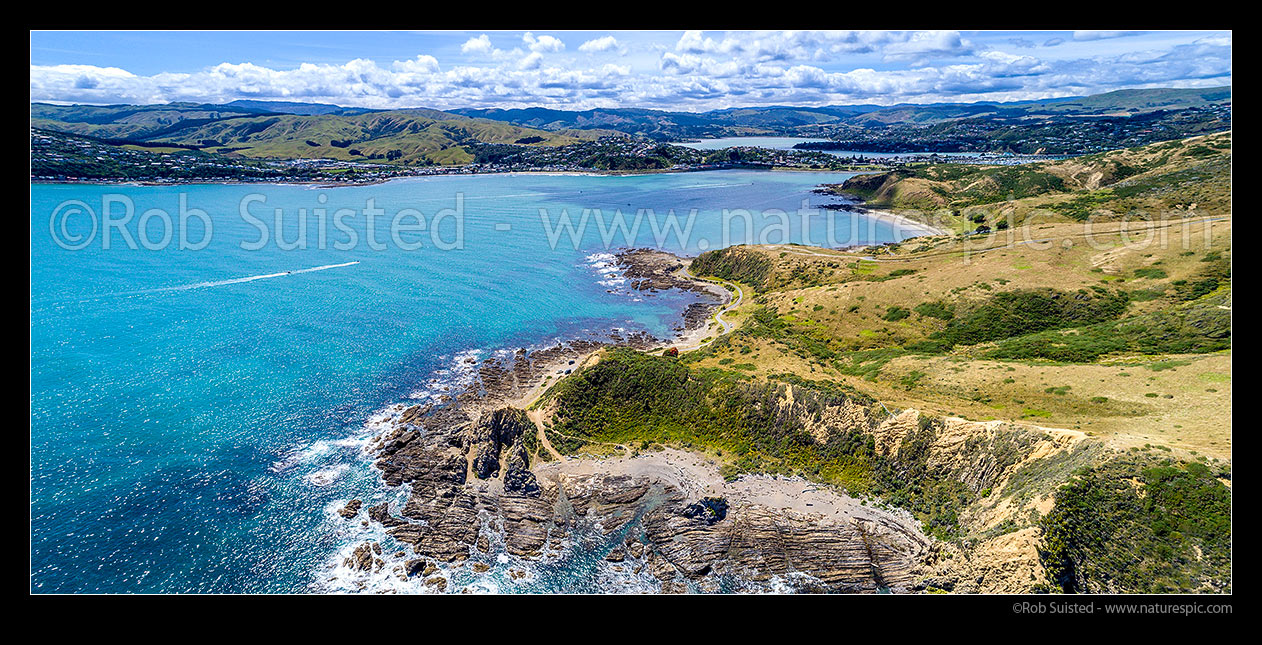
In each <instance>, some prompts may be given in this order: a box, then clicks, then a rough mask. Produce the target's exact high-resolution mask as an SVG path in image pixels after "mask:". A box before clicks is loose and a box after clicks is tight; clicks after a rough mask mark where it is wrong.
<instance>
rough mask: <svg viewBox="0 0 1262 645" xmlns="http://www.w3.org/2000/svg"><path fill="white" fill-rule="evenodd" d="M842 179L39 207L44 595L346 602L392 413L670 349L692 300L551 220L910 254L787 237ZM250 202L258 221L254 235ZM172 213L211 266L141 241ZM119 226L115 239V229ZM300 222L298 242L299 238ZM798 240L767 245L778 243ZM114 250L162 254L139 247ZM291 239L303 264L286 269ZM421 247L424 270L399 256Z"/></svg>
mask: <svg viewBox="0 0 1262 645" xmlns="http://www.w3.org/2000/svg"><path fill="white" fill-rule="evenodd" d="M847 176H849V175H846V174H838V173H827V174H823V173H794V172H757V171H723V172H713V173H688V174H664V175H649V176H628V177H598V176H580V175H485V176H452V177H434V178H413V179H404V180H397V181H391V182H388V183H384V184H379V185H372V186H357V187H338V188H321V187H315V186H259V185H253V186H251V185H196V186H161V187H141V186H88V185H34V186H32V187H31V200H32V202H31V203H32V205H31V276H30V279H31V287H30V288H31V294H30V297H31V305H30V306H31V356H30V360H31V392H30V396H31V399H30V403H31V455H30V458H31V482H30V483H31V586H32V589H33V590H34V591H35V592H296V591H297V592H301V591H326V590H338V589H341V588H343V587H341V586H339V585H340V584H341V583H340V582H339V581H338V580H337V579H336V577H337V575H336V571H335V569H336V566H334V565H335V564H336V562H337V561H339V559H340V555H339V554H340V553H343V552H345V550H346V549H347V548H348V547H349V546H353V545H354V544H355V543H357V541H359V540H362V535H357V534H355V533H354V531H352V530H350V529H348V528H347V527H346V524H347V523H346V522H345V521H343V520H341V519H340V518H338V517H336V516H335V515H334V510H335V509H336V508H338V507H340V505H341V504H342V503H344V502H345V500H347V499H349V498H350V497H351V496H357V497H361V498H365V499H369V500H371V499H392V498H391V497H390V496H391V495H398V494H399V493H397V492H391V491H387V490H384V489H383V488H382V487H381V485H380V484H379V482H378V478H377V476H376V474H375V472H374V471H373V469H372V468H371V467H370V465H369V464H368V463H367V461H365V459H364V457H363V454H362V450H361V449H362V446H363V440H364V437H365V436H367V435H368V434H370V433H371V431H372V424H373V422H374V419H379V418H380V416H381V415H382V413H383V411H384V410H387V409H389V408H390V406H394V405H398V404H408V403H412V402H416V401H418V400H425V399H426V398H427V397H431V396H434V395H435V394H438V393H441V392H443V391H444V388H455V387H459V384H460V382H461V379H462V378H463V377H464V376H465V374H464V371H463V370H466V369H467V365H468V363H467V362H466V359H468V358H474V359H484V358H487V357H490V356H493V355H494V354H495V353H496V352H502V351H512V350H514V349H515V348H517V347H542V346H545V345H547V344H550V343H552V342H554V341H556V340H561V339H569V338H576V337H582V336H585V335H590V334H599V333H600V332H603V331H605V330H608V329H611V328H623V329H628V330H646V331H648V332H650V333H653V334H655V335H657V336H659V337H665V336H667V335H668V334H669V333H670V329H671V328H672V327H673V326H674V325H676V324H678V323H679V321H680V313H681V312H682V310H683V308H684V307H686V306H687V304H689V303H690V302H692V301H693V297H694V296H691V295H687V294H677V293H663V294H658V295H647V294H640V293H633V292H630V291H628V290H627V289H626V287H625V282H623V281H621V279H620V277H619V276H618V274H617V272H616V271H613V270H612V267H611V266H610V263H609V262H608V260H609V257H608V256H607V255H604V253H605V251H606V250H607V249H606V245H605V244H604V242H603V240H602V235H601V230H600V228H599V227H598V226H596V225H595V224H594V223H589V226H588V228H587V230H586V231H585V232H584V234H583V235H582V236H581V237H580V238H579V241H578V243H577V248H575V245H574V244H572V243H570V238H569V237H568V236H566V237H564V238H563V240H562V243H561V244H559V245H558V246H557V248H555V249H554V248H551V247H550V245H549V243H548V237H549V236H548V229H547V228H546V227H545V226H544V224H543V223H542V221H541V216H540V209H541V208H542V209H547V210H548V212H549V216H550V217H552V218H556V217H557V216H559V214H560V210H561V209H563V208H564V209H567V211H568V212H569V214H570V216H571V218H572V221H573V222H574V223H576V224H577V222H578V221H579V219H580V215H581V211H582V209H584V208H600V209H602V212H603V213H605V214H606V216H608V215H609V214H610V213H611V212H612V211H613V210H614V209H622V210H623V211H624V214H625V215H626V216H627V221H628V224H629V223H630V222H631V218H632V216H633V213H634V212H635V211H636V210H638V209H650V208H651V209H654V212H655V213H656V214H657V215H658V216H659V218H660V217H661V216H664V214H665V213H666V212H667V211H668V210H670V209H675V211H676V212H677V213H683V214H686V212H687V211H689V210H690V209H694V208H695V209H700V210H699V213H698V214H697V216H696V218H695V219H694V222H693V227H694V228H693V229H692V231H691V235H690V236H689V238H688V239H687V240H686V241H683V242H681V240H680V239H679V237H678V236H667V237H666V238H665V239H664V240H663V241H662V242H663V243H662V244H660V246H662V247H664V248H666V249H667V250H671V251H680V252H685V253H688V254H695V253H696V252H698V250H700V249H702V248H711V247H716V246H721V245H722V244H723V243H724V242H727V243H736V242H743V241H750V240H746V239H742V237H741V236H743V235H744V233H745V230H744V229H743V228H740V227H737V229H738V230H736V231H735V232H734V233H730V234H729V236H728V239H726V240H725V239H724V237H723V235H722V234H721V230H720V229H721V220H722V215H721V210H722V209H724V208H728V209H746V210H749V211H754V212H761V211H764V210H766V209H777V208H778V209H783V210H785V211H787V212H788V213H789V214H791V215H792V216H791V217H787V218H783V217H780V216H778V215H775V214H772V215H771V216H768V217H761V218H755V219H757V221H756V222H755V230H756V232H761V231H764V230H765V229H766V228H767V227H766V226H765V225H766V224H768V222H771V223H781V222H785V221H787V224H785V226H786V227H787V230H788V231H789V236H790V238H791V240H792V241H803V239H802V232H803V230H804V227H807V228H808V229H809V230H810V231H812V232H813V237H812V239H810V240H808V241H809V242H811V243H814V244H823V245H836V244H830V243H829V241H828V240H825V239H824V230H825V228H824V224H825V223H826V222H827V221H833V222H834V224H835V225H836V226H835V227H834V228H835V230H836V231H838V232H837V233H836V234H837V235H838V236H839V238H838V239H837V240H836V241H837V242H841V243H859V242H881V241H890V240H892V239H894V238H895V237H896V236H897V235H898V234H899V233H898V232H897V231H895V230H894V229H892V228H891V227H890V226H889V225H887V224H878V225H876V226H875V227H868V226H866V225H865V226H863V227H860V228H859V230H858V233H857V237H854V236H850V235H849V234H850V232H851V231H850V230H849V227H848V224H849V223H850V222H851V221H852V220H851V219H850V218H852V217H856V216H854V215H851V214H849V213H845V212H830V211H821V212H818V213H815V214H814V215H811V216H809V217H808V218H807V219H805V220H804V219H802V218H801V217H799V215H797V214H796V211H797V210H798V209H799V208H800V206H801V203H802V200H804V199H809V200H811V201H810V203H811V204H817V203H822V201H821V200H822V199H823V198H821V197H820V196H818V195H813V194H811V192H810V191H811V189H812V188H813V187H815V186H816V185H818V184H820V183H824V182H838V181H841V180H843V179H844V178H846V177H847ZM109 194H118V195H123V196H125V198H126V199H128V200H130V201H131V203H132V205H133V207H134V217H133V218H132V220H131V221H130V222H128V223H125V224H122V225H120V226H118V227H114V228H111V229H109V231H110V233H111V236H110V242H111V244H110V248H108V249H107V248H103V236H104V231H105V230H106V229H105V228H103V226H102V224H101V220H102V213H103V211H104V207H103V204H102V199H103V196H105V195H109ZM181 195H183V197H181ZM250 195H255V196H256V198H255V200H256V201H255V202H254V203H253V204H251V205H249V206H248V207H247V208H248V209H249V212H250V213H251V214H252V216H253V217H254V218H256V219H255V220H254V221H253V222H252V221H250V220H248V219H247V218H245V217H243V216H242V215H241V213H240V208H241V203H242V200H243V199H244V198H246V197H247V196H250ZM259 197H261V198H262V199H263V200H264V201H258V199H259ZM181 199H183V200H184V203H185V204H186V206H187V207H188V208H193V209H199V210H201V211H204V212H205V213H206V217H207V218H208V219H209V220H210V221H211V223H212V226H211V229H212V231H211V232H212V236H211V237H210V242H209V244H208V245H207V246H206V247H205V248H201V249H180V248H178V247H177V245H176V244H175V243H174V242H173V243H172V244H170V245H168V246H166V247H165V248H162V245H161V244H160V242H161V239H162V236H163V232H164V230H166V229H165V227H164V225H163V224H162V220H161V219H160V218H159V217H152V218H150V219H148V220H147V221H146V222H145V225H144V226H143V227H141V226H140V224H139V220H140V219H141V217H142V215H143V214H144V213H145V212H146V211H149V210H150V209H161V210H163V211H165V212H168V213H171V214H172V216H173V217H175V216H177V215H178V212H179V208H180V203H181ZM369 199H371V200H373V204H374V205H375V206H377V207H379V208H381V209H383V210H384V211H385V213H386V217H385V219H382V220H381V221H379V222H377V224H376V226H377V229H376V230H375V232H374V235H375V236H376V237H375V238H374V239H378V240H386V242H385V243H384V244H381V245H380V246H381V248H371V247H370V246H369V245H368V242H367V238H368V237H369V231H368V224H367V222H368V220H367V217H366V216H365V215H364V214H363V213H362V209H364V208H365V205H366V203H367V200H369ZM461 201H462V202H463V211H462V212H463V215H462V217H463V227H458V226H457V222H458V220H459V219H460V217H457V216H452V215H449V216H447V217H446V218H444V219H440V220H438V221H437V222H436V221H435V220H434V219H433V218H434V216H435V214H437V213H438V212H439V211H440V210H442V209H452V210H453V211H455V210H457V209H458V206H459V205H460V203H461ZM76 202H81V203H82V205H85V206H87V207H89V208H92V209H93V210H94V211H95V212H96V215H97V217H96V223H97V231H96V234H95V236H94V237H91V238H88V237H86V236H87V235H88V234H90V233H92V220H91V219H90V218H88V217H87V216H86V215H84V214H83V213H79V215H78V216H68V217H66V218H64V219H61V218H56V219H55V218H54V217H53V214H54V212H61V213H64V212H65V209H64V208H63V209H62V211H58V208H59V206H60V205H63V204H67V203H71V204H73V203H76ZM110 208H111V209H113V210H112V211H111V212H113V213H115V215H116V216H118V217H121V214H122V213H123V206H121V205H119V204H117V203H116V204H114V205H113V206H111V207H110ZM338 208H348V209H352V210H354V211H357V213H356V214H355V215H354V216H350V217H346V218H345V219H344V220H342V222H341V224H342V225H343V226H344V227H345V229H339V228H336V227H334V226H333V225H332V224H328V225H327V226H326V228H327V231H326V235H327V238H326V243H325V244H323V245H322V244H320V243H319V226H318V223H319V220H320V215H319V212H318V211H320V210H321V209H323V210H324V211H325V212H326V213H333V212H334V211H335V210H336V209H338ZM404 208H412V209H416V210H417V211H420V212H421V213H422V214H423V216H424V217H425V218H426V219H427V222H428V223H429V224H431V225H435V226H431V228H429V230H427V231H416V230H411V231H401V232H398V240H397V241H395V240H391V239H390V229H389V222H388V218H389V217H391V216H393V215H394V214H395V213H397V212H398V211H400V210H401V209H404ZM273 209H280V211H281V212H280V214H279V216H277V215H275V213H274V212H273ZM300 209H305V211H304V210H300ZM277 217H278V218H279V219H277ZM304 219H305V221H307V223H308V228H307V231H306V235H305V237H304V236H301V235H299V233H298V222H299V221H300V220H304ZM326 221H327V220H326ZM254 222H259V223H260V224H262V223H266V225H265V226H263V227H262V228H266V229H268V232H269V239H268V240H267V243H265V244H262V245H261V246H262V248H258V249H253V248H249V249H246V248H242V245H243V244H245V245H252V243H256V242H258V241H259V240H260V237H261V232H260V226H259V225H256V224H255V223H254ZM277 222H279V226H277ZM141 228H143V229H144V230H143V231H142V230H141ZM177 228H178V225H177ZM345 230H350V231H354V232H355V234H356V236H357V237H358V238H359V239H358V241H357V243H356V244H354V245H351V246H352V248H349V249H339V248H334V247H333V242H335V241H343V242H347V241H348V240H349V235H347V234H345ZM458 230H463V237H462V238H459V240H460V241H462V246H463V248H454V249H450V248H449V249H444V248H439V243H442V245H444V246H451V245H452V244H454V243H455V242H457V241H458V236H457V231H458ZM783 230H784V229H779V228H777V229H775V230H774V231H773V232H772V233H770V234H769V237H768V238H767V239H765V240H763V241H770V242H780V241H786V240H783V239H780V238H781V233H782V231H783ZM187 231H188V238H189V240H190V242H193V243H196V242H199V241H200V240H201V239H202V238H203V234H204V233H205V232H206V231H205V230H204V225H203V224H202V223H201V220H196V219H194V220H190V224H189V225H188V226H187ZM124 232H126V233H129V234H131V235H132V236H133V238H134V239H138V238H139V236H140V234H141V233H147V234H148V239H149V240H150V241H156V242H159V243H157V244H153V245H152V246H154V247H155V248H153V249H150V248H143V247H139V246H138V248H129V245H128V244H127V243H126V240H125V238H124V237H123V233H124ZM277 232H279V234H280V237H281V240H282V241H281V242H279V243H278V241H277V239H276V235H277ZM435 232H436V234H437V235H436V237H435ZM75 235H78V236H81V237H79V238H78V239H79V240H80V241H82V240H84V239H90V240H91V242H90V243H88V244H86V245H85V247H84V248H82V249H68V248H63V246H59V245H58V244H57V243H56V239H62V240H63V241H64V240H66V239H70V237H73V236H75ZM174 235H175V236H176V238H177V239H178V231H176V232H175V233H174ZM300 237H303V238H304V239H307V240H308V244H307V248H305V249H304V248H286V247H288V246H289V245H288V244H286V242H292V241H294V240H296V239H299V238H300ZM753 241H758V240H756V239H755V240H753ZM400 242H401V243H402V244H400ZM416 242H421V243H422V245H423V247H422V248H420V249H419V250H415V249H405V248H401V246H402V245H403V244H414V243H416ZM631 245H639V246H659V244H658V240H657V239H656V236H655V235H654V232H653V230H651V227H650V226H649V224H648V223H647V221H646V222H644V223H643V225H642V227H641V230H640V231H639V232H638V235H637V236H636V237H635V239H634V240H628V239H626V238H625V236H624V237H618V238H616V239H615V240H614V243H613V244H612V245H611V246H612V247H615V248H616V247H624V246H631ZM344 246H345V245H344ZM321 247H324V248H321ZM583 566H584V567H587V566H594V565H592V564H591V563H590V562H589V563H587V564H586V565H583ZM555 569H556V568H555V567H554V568H553V570H550V571H551V573H549V572H542V573H540V576H539V578H540V580H539V583H538V584H539V585H541V586H537V587H535V589H544V590H558V589H561V590H563V589H586V590H591V589H592V587H591V586H590V584H591V583H590V582H584V580H587V579H588V578H590V576H588V575H587V574H586V573H581V574H580V573H578V572H579V571H587V569H585V568H582V567H580V568H578V569H572V570H571V571H570V573H569V574H561V573H558V572H557V571H556V570H555ZM548 576H552V577H553V578H555V580H554V581H552V582H548V581H547V580H546V579H544V578H547V577H548ZM558 581H559V582H558ZM584 585H587V586H584Z"/></svg>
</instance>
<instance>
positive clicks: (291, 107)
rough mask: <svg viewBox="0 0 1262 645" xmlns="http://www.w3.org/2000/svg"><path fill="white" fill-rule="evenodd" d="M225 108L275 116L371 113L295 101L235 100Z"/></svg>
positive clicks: (367, 110)
mask: <svg viewBox="0 0 1262 645" xmlns="http://www.w3.org/2000/svg"><path fill="white" fill-rule="evenodd" d="M224 106H225V107H230V108H244V109H249V110H258V111H261V112H273V113H276V114H301V115H305V116H311V115H316V114H363V113H365V112H373V111H374V110H370V109H368V108H347V107H342V106H340V105H333V104H331V103H299V102H295V101H253V100H248V99H237V100H236V101H229V102H227V103H224Z"/></svg>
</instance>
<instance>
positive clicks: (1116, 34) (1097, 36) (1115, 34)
mask: <svg viewBox="0 0 1262 645" xmlns="http://www.w3.org/2000/svg"><path fill="white" fill-rule="evenodd" d="M1142 33H1144V32H1142V31H1075V32H1074V40H1077V41H1091V40H1107V39H1109V38H1125V37H1127V36H1138V35H1140V34H1142Z"/></svg>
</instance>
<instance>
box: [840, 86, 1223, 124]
mask: <svg viewBox="0 0 1262 645" xmlns="http://www.w3.org/2000/svg"><path fill="white" fill-rule="evenodd" d="M1230 102H1231V88H1230V87H1210V88H1199V89H1171V88H1156V89H1143V90H1117V91H1114V92H1106V93H1104V94H1093V95H1091V96H1083V97H1073V98H1059V99H1048V100H1041V101H1022V102H1019V103H943V104H938V105H896V106H892V107H889V108H883V109H880V110H874V111H871V112H867V113H865V114H862V115H859V116H857V117H853V118H851V119H849V120H848V122H849V123H851V124H854V125H877V124H880V125H890V124H902V123H911V124H932V123H940V122H944V121H950V120H955V119H966V118H976V117H981V116H995V117H1005V118H1030V117H1039V116H1069V115H1081V116H1087V115H1091V116H1106V115H1107V116H1124V115H1132V114H1142V113H1145V112H1153V111H1156V110H1183V109H1187V108H1200V107H1205V106H1208V105H1213V104H1217V103H1230Z"/></svg>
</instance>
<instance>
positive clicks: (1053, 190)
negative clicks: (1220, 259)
mask: <svg viewBox="0 0 1262 645" xmlns="http://www.w3.org/2000/svg"><path fill="white" fill-rule="evenodd" d="M835 190H836V192H839V193H842V194H848V195H852V196H855V197H858V198H860V199H862V200H863V201H864V202H865V204H867V205H868V206H872V207H878V208H891V209H894V210H918V211H924V212H937V213H938V214H940V215H943V216H944V217H945V220H946V221H947V222H948V223H951V224H956V225H958V226H959V227H960V228H962V229H967V228H975V227H977V226H979V225H985V226H988V227H990V228H992V229H993V228H996V227H999V226H1002V224H1001V222H1005V221H1006V222H1007V223H1008V224H1019V223H1021V222H1023V221H1025V219H1026V218H1027V217H1029V216H1030V215H1031V214H1033V213H1036V212H1037V213H1038V215H1039V217H1040V221H1057V220H1085V219H1087V218H1088V217H1091V216H1095V218H1097V219H1099V218H1105V219H1108V218H1116V217H1119V216H1122V215H1128V214H1131V213H1134V212H1136V211H1140V212H1144V213H1147V214H1149V216H1156V215H1159V214H1161V213H1169V212H1183V213H1189V214H1190V213H1195V214H1199V215H1219V214H1224V213H1228V212H1230V209H1231V133H1230V132H1223V133H1219V134H1212V135H1207V136H1203V137H1193V138H1190V139H1184V140H1180V141H1169V142H1165V143H1158V144H1152V145H1148V146H1142V147H1139V148H1130V149H1125V150H1115V151H1112V152H1105V153H1100V154H1094V155H1088V156H1084V157H1077V158H1074V159H1068V160H1065V161H1055V162H1044V163H1037V164H1027V165H1020V166H998V167H985V166H964V165H955V164H941V165H930V166H922V167H913V168H903V169H899V170H895V171H892V172H888V173H882V174H875V175H862V176H858V177H854V178H851V179H850V180H848V181H846V182H845V183H844V184H842V185H840V186H838V187H835Z"/></svg>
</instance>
